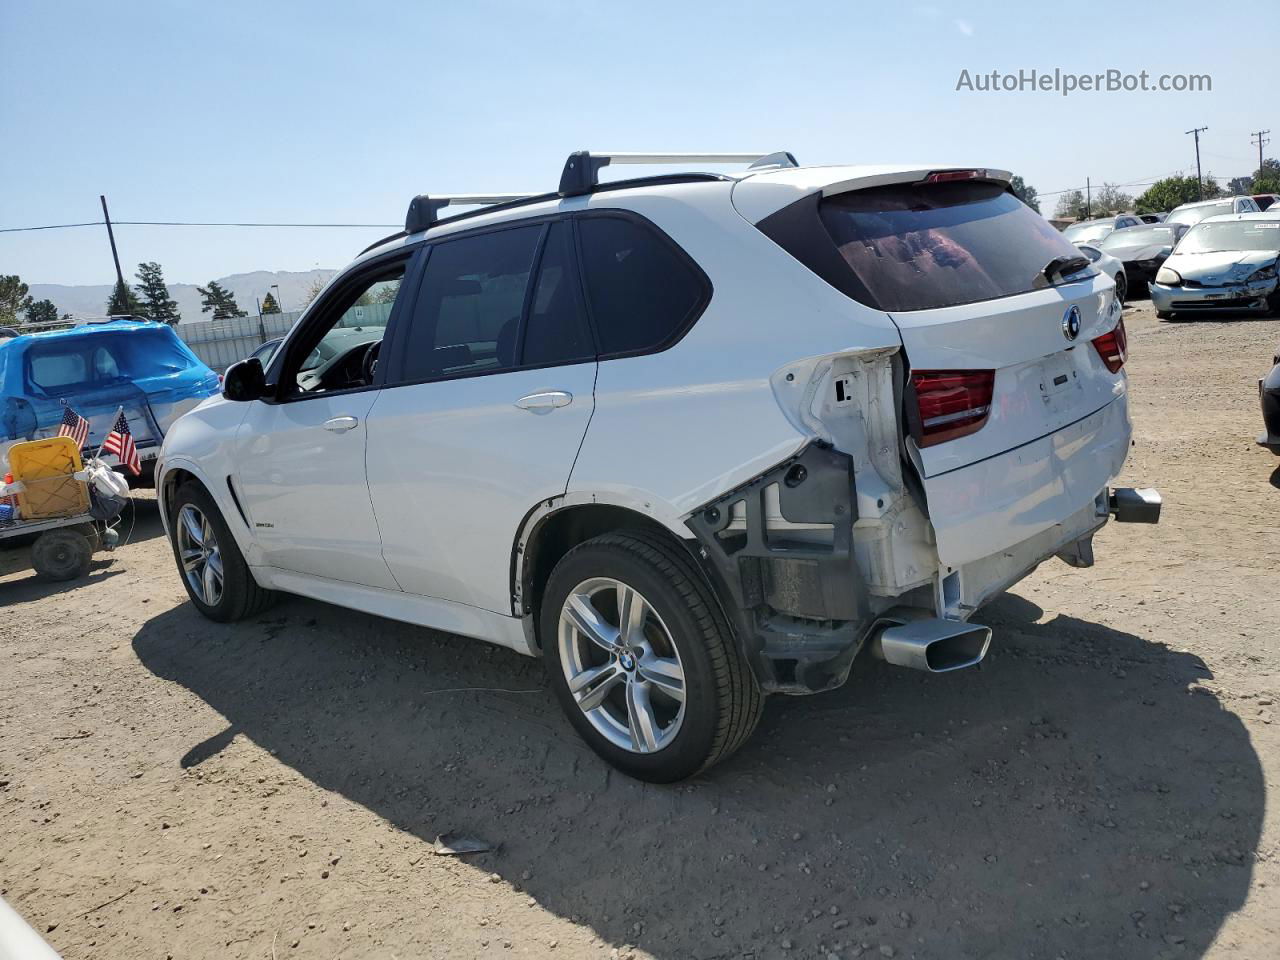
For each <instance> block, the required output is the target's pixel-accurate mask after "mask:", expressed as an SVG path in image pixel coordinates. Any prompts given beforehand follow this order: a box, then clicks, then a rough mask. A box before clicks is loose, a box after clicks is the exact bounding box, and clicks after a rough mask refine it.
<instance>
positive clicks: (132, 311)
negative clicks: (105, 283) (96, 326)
mask: <svg viewBox="0 0 1280 960" xmlns="http://www.w3.org/2000/svg"><path fill="white" fill-rule="evenodd" d="M125 315H131V316H135V317H145V316H146V315H147V306H146V304H144V303H143V302H142V301H141V300H139V299H138V295H137V294H136V293H134V292H133V290H132V289H130V287H129V285H128V284H127V283H125V282H124V281H123V280H117V281H116V285H115V287H113V288H112V290H111V296H110V298H109V299H108V300H107V316H110V317H119V316H125Z"/></svg>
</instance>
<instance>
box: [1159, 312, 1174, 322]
mask: <svg viewBox="0 0 1280 960" xmlns="http://www.w3.org/2000/svg"><path fill="white" fill-rule="evenodd" d="M1156 319H1157V320H1172V319H1173V311H1172V310H1157V311H1156Z"/></svg>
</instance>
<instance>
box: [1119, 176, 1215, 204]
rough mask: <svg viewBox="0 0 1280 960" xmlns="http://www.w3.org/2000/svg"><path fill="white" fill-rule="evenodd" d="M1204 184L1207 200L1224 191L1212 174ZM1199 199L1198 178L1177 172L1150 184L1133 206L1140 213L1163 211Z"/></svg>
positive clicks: (1205, 179)
mask: <svg viewBox="0 0 1280 960" xmlns="http://www.w3.org/2000/svg"><path fill="white" fill-rule="evenodd" d="M1203 186H1204V199H1205V200H1211V199H1213V198H1214V197H1216V196H1218V195H1219V194H1220V193H1221V192H1222V191H1221V189H1220V188H1219V187H1218V182H1217V181H1216V180H1214V178H1213V175H1212V174H1210V175H1209V176H1207V177H1205V178H1204V185H1203ZM1199 199H1200V189H1199V188H1198V187H1197V185H1196V178H1195V177H1193V176H1191V177H1184V176H1182V175H1181V174H1175V175H1174V176H1172V177H1165V178H1164V179H1163V180H1157V181H1156V182H1155V183H1153V184H1152V185H1151V186H1149V187H1148V188H1147V189H1146V191H1144V192H1143V193H1142V194H1141V195H1140V196H1139V197H1138V199H1137V200H1135V201H1134V207H1133V208H1134V210H1136V211H1137V212H1138V213H1163V212H1165V211H1166V210H1172V209H1173V208H1174V207H1177V206H1180V205H1181V204H1184V203H1194V202H1195V201H1196V200H1199Z"/></svg>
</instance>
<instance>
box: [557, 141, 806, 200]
mask: <svg viewBox="0 0 1280 960" xmlns="http://www.w3.org/2000/svg"><path fill="white" fill-rule="evenodd" d="M612 163H653V164H659V163H749V164H751V167H750V169H753V170H759V169H762V168H765V167H798V166H799V165H800V164H798V163H796V158H795V157H794V156H792V155H791V154H790V153H787V152H786V151H779V152H777V153H615V152H609V153H592V152H591V151H589V150H578V151H576V152H574V153H571V154H569V159H568V160H566V161H565V164H564V172H563V173H561V174H560V191H559V192H560V196H562V197H580V196H582V195H583V194H586V193H590V192H591V191H592V190H594V189H595V188H596V186H597V185H598V184H599V183H600V170H601V168H602V167H607V166H609V165H610V164H612Z"/></svg>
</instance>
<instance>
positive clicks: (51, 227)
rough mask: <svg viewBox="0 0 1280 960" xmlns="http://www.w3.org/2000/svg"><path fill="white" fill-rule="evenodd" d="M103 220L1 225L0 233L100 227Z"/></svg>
mask: <svg viewBox="0 0 1280 960" xmlns="http://www.w3.org/2000/svg"><path fill="white" fill-rule="evenodd" d="M100 226H102V221H101V220H91V221H89V222H88V223H50V224H47V225H46V226H43V227H0V233H23V232H26V231H28V230H67V229H69V228H71V227H100Z"/></svg>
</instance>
